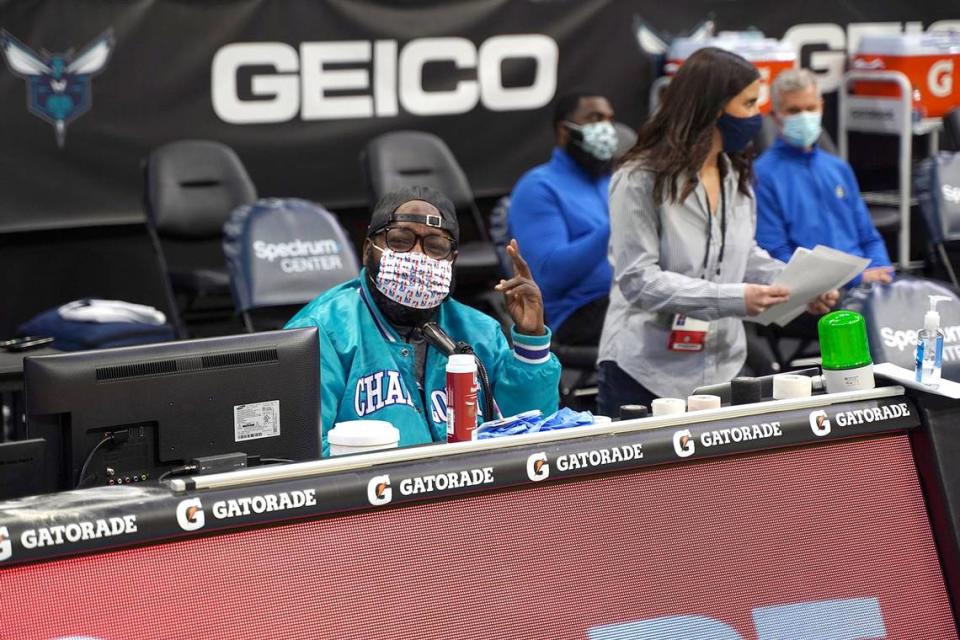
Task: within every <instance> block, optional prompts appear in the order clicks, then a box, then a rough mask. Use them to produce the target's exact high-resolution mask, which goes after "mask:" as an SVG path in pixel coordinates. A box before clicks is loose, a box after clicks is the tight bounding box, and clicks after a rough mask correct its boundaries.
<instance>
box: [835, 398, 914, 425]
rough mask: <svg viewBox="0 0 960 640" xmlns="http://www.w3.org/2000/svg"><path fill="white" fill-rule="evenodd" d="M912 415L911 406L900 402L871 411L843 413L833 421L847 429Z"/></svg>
mask: <svg viewBox="0 0 960 640" xmlns="http://www.w3.org/2000/svg"><path fill="white" fill-rule="evenodd" d="M910 415H911V413H910V405H908V404H907V403H906V402H900V403H898V404H888V405H884V406H882V407H872V408H870V409H853V410H852V411H841V412H840V413H838V414H837V415H836V416H834V418H833V420H834V422H836V424H837V426H838V427H846V426H848V425H856V424H869V423H871V422H883V421H885V420H893V419H894V418H909V417H910Z"/></svg>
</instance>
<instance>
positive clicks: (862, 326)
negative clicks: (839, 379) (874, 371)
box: [817, 310, 873, 371]
mask: <svg viewBox="0 0 960 640" xmlns="http://www.w3.org/2000/svg"><path fill="white" fill-rule="evenodd" d="M817 333H819V334H820V355H821V356H822V358H823V365H822V366H823V368H824V369H831V370H834V371H836V370H843V369H856V368H857V367H863V366H866V365H868V364H873V359H872V358H870V345H869V343H868V342H867V322H866V320H864V319H863V316H862V315H860V314H859V313H857V312H856V311H848V310H841V311H833V312H831V313H828V314H827V315H825V316H823V317H822V318H820V321H819V322H818V323H817Z"/></svg>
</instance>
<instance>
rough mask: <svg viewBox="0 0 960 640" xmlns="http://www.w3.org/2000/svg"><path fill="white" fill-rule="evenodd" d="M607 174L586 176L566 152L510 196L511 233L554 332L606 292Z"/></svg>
mask: <svg viewBox="0 0 960 640" xmlns="http://www.w3.org/2000/svg"><path fill="white" fill-rule="evenodd" d="M609 188H610V176H609V175H604V176H600V177H594V176H591V175H590V174H589V173H587V172H586V171H584V170H583V169H582V168H581V167H580V165H578V164H577V163H576V161H575V160H574V159H573V158H571V157H570V156H569V155H568V154H567V152H566V151H564V150H562V149H559V148H557V149H554V150H553V155H552V156H551V158H550V162H548V163H546V164H542V165H540V166H538V167H534V168H533V169H531V170H530V171H528V172H527V173H525V174H524V175H523V177H521V178H520V180H519V181H518V182H517V184H516V186H515V187H514V188H513V194H512V195H511V197H510V213H509V222H510V233H511V234H513V237H514V238H516V239H517V242H519V243H520V250H521V251H522V252H523V257H524V258H526V260H527V263H528V264H529V265H530V271H531V272H532V273H533V279H534V280H535V281H536V283H537V284H538V285H539V286H540V291H541V292H542V293H543V306H544V309H545V311H546V316H547V322H549V323H550V326H551V327H553V329H554V331H556V330H557V329H558V328H559V327H560V325H562V324H563V321H564V320H566V319H567V318H568V317H569V316H570V314H571V313H573V312H574V311H576V310H577V309H579V308H580V307H582V306H584V305H585V304H587V303H588V302H593V301H594V300H596V299H598V298H601V297H603V296H607V295H609V294H610V280H611V279H612V278H613V271H612V270H611V268H610V263H609V261H608V260H607V244H608V242H609V240H610V208H609V205H608V203H607V198H608V195H607V191H608V190H609Z"/></svg>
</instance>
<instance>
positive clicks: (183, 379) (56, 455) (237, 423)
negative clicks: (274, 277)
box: [24, 328, 320, 491]
mask: <svg viewBox="0 0 960 640" xmlns="http://www.w3.org/2000/svg"><path fill="white" fill-rule="evenodd" d="M319 372H320V365H319V343H318V340H317V330H316V329H315V328H311V329H294V330H286V331H266V332H262V333H251V334H244V335H237V336H225V337H217V338H204V339H199V340H183V341H179V342H166V343H160V344H149V345H140V346H135V347H121V348H118V349H102V350H98V351H83V352H78V353H70V354H58V355H49V356H37V357H32V358H27V359H26V360H25V361H24V387H25V392H26V409H27V434H28V436H29V437H31V438H44V439H45V440H46V441H47V455H46V456H45V463H46V468H45V472H44V477H45V478H46V481H45V486H44V487H43V490H44V491H58V490H65V489H73V488H76V487H88V486H100V485H107V484H127V483H135V482H144V481H149V480H155V479H157V478H159V477H160V476H161V475H163V474H164V473H166V472H168V471H170V470H171V469H176V468H178V467H182V466H184V465H186V464H188V463H189V462H190V461H191V460H193V459H195V458H198V457H206V456H211V455H218V454H230V453H244V454H247V455H248V456H257V457H259V459H261V460H263V459H279V460H310V459H315V458H319V457H320V393H319V379H320V373H319ZM111 436H112V437H111ZM104 440H107V442H103V441H104ZM98 445H99V446H98ZM84 467H86V468H85V469H84ZM82 469H84V472H83V477H82V478H81V477H80V475H81V470H82Z"/></svg>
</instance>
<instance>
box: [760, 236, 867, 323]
mask: <svg viewBox="0 0 960 640" xmlns="http://www.w3.org/2000/svg"><path fill="white" fill-rule="evenodd" d="M868 264H870V260H869V259H868V258H860V257H858V256H854V255H850V254H849V253H844V252H843V251H837V250H836V249H831V248H830V247H825V246H823V245H822V244H818V245H817V246H816V247H814V248H813V251H811V250H809V249H805V248H803V247H799V248H797V250H796V251H794V252H793V256H792V257H791V258H790V262H788V263H787V266H786V267H785V268H784V270H783V271H781V272H780V275H779V276H777V277H776V279H775V280H774V281H773V282H771V283H770V284H773V285H778V286H782V287H786V288H788V289H790V300H788V301H787V302H784V303H783V304H778V305H774V306H772V307H770V308H769V309H767V310H766V311H764V312H763V313H761V314H759V315H756V316H753V317H751V318H747V320H750V321H751V322H756V323H759V324H762V325H768V324H770V323H773V324H778V325H780V326H783V325H785V324H787V323H788V322H790V321H791V320H793V319H794V318H796V317H797V316H799V315H800V314H801V313H803V312H804V311H805V310H806V309H807V305H808V304H810V301H811V300H813V299H814V298H816V297H817V296H819V295H820V294H821V293H824V292H826V291H830V290H831V289H838V288H840V287H841V286H842V285H844V284H846V283H847V282H849V281H850V280H851V279H853V278H854V277H855V276H856V275H857V274H859V273H860V272H862V271H863V270H864V269H866V268H867V265H868Z"/></svg>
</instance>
